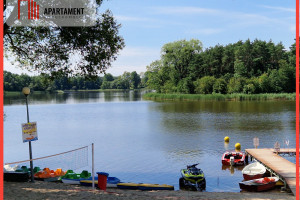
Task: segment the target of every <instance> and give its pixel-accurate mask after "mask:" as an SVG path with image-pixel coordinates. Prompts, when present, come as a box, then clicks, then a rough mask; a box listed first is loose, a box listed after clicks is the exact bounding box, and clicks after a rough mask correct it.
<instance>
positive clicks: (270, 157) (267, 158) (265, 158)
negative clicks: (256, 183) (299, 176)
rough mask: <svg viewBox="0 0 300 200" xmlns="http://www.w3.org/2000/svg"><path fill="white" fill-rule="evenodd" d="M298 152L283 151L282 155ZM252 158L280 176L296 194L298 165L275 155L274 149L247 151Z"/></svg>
mask: <svg viewBox="0 0 300 200" xmlns="http://www.w3.org/2000/svg"><path fill="white" fill-rule="evenodd" d="M292 150H293V151H294V152H296V149H288V150H287V151H286V149H281V153H286V152H292ZM245 151H246V152H247V153H248V154H249V155H250V156H252V157H254V158H255V159H256V160H258V161H259V162H261V163H263V164H264V165H265V166H267V167H268V168H270V169H272V170H273V171H274V172H276V173H277V174H278V175H280V176H281V177H282V178H283V179H284V180H285V181H286V183H287V185H288V186H289V188H290V189H291V191H292V192H293V194H294V195H295V193H296V164H294V163H292V162H290V161H288V160H286V159H284V158H282V157H281V156H279V155H277V154H276V153H274V149H246V150H245Z"/></svg>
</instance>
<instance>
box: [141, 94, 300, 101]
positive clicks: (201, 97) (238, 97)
mask: <svg viewBox="0 0 300 200" xmlns="http://www.w3.org/2000/svg"><path fill="white" fill-rule="evenodd" d="M143 98H144V99H151V100H182V101H183V100H184V101H186V100H190V101H210V100H214V101H215V100H218V101H226V100H230V101H244V100H247V101H248V100H255V101H257V100H260V101H266V100H293V101H294V100H295V99H296V93H281V94H238V93H234V94H161V93H146V94H145V95H144V96H143Z"/></svg>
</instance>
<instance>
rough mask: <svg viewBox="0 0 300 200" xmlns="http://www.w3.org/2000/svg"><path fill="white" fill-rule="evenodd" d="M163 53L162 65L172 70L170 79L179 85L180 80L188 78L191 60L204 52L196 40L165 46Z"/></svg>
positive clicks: (181, 41)
mask: <svg viewBox="0 0 300 200" xmlns="http://www.w3.org/2000/svg"><path fill="white" fill-rule="evenodd" d="M161 52H162V63H163V65H164V66H169V67H170V68H171V73H170V79H171V80H172V81H173V82H174V83H175V84H177V83H178V82H179V80H180V79H182V78H185V77H187V75H188V66H189V64H190V62H191V60H193V58H194V57H195V55H197V54H200V53H201V52H202V43H201V42H200V41H199V40H196V39H192V40H190V41H186V40H180V41H176V42H171V43H167V44H165V45H164V46H163V47H162V50H161Z"/></svg>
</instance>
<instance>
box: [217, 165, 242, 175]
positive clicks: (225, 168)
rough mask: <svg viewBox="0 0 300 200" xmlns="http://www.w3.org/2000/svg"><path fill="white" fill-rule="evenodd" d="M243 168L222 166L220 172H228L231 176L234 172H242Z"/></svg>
mask: <svg viewBox="0 0 300 200" xmlns="http://www.w3.org/2000/svg"><path fill="white" fill-rule="evenodd" d="M243 169H244V166H231V165H222V170H224V171H227V170H228V171H230V174H231V175H233V174H234V173H235V172H236V171H242V170H243Z"/></svg>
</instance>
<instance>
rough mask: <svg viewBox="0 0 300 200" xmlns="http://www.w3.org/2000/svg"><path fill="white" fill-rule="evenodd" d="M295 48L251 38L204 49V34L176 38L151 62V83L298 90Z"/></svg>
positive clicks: (179, 89) (162, 88)
mask: <svg viewBox="0 0 300 200" xmlns="http://www.w3.org/2000/svg"><path fill="white" fill-rule="evenodd" d="M295 49H296V48H295V44H293V45H292V46H291V48H290V51H287V50H285V49H284V46H283V45H282V44H281V43H279V44H274V43H273V42H272V41H269V42H266V41H261V40H257V39H256V40H254V41H252V42H251V41H250V40H249V39H248V40H246V41H245V42H243V41H238V42H236V43H234V44H229V45H226V46H222V45H216V46H215V47H210V48H207V49H206V50H205V51H202V44H201V42H200V41H199V40H190V41H186V40H180V41H175V42H172V43H168V44H165V45H164V46H163V47H162V51H161V52H162V55H161V59H160V60H158V61H155V62H153V63H151V64H150V66H149V67H147V72H146V73H145V74H146V75H147V82H146V85H147V87H148V88H150V89H155V90H156V92H159V93H170V92H171V93H172V92H176V93H184V94H187V93H190V94H192V93H198V94H211V93H230V94H233V93H246V94H257V93H282V92H289V93H292V92H295V81H296V79H295V56H294V53H295ZM208 77H210V78H208ZM212 80H214V81H212Z"/></svg>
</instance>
